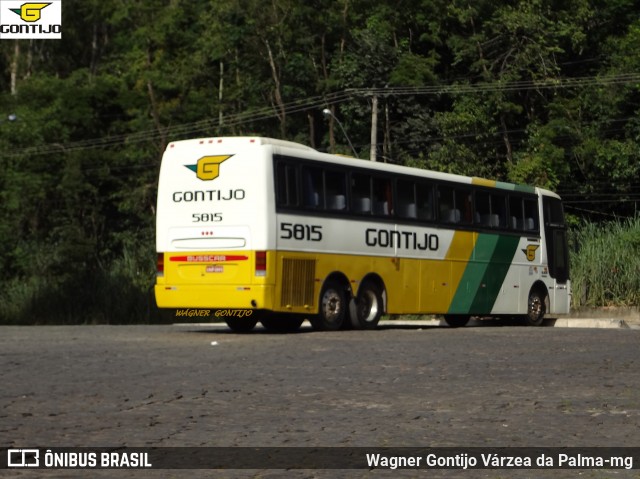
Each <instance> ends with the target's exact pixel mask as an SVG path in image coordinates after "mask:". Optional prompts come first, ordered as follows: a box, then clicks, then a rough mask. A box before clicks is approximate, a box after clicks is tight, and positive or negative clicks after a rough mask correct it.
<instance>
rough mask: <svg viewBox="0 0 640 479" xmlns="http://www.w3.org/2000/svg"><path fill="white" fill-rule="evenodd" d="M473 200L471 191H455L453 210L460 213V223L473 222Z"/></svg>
mask: <svg viewBox="0 0 640 479" xmlns="http://www.w3.org/2000/svg"><path fill="white" fill-rule="evenodd" d="M472 200H473V198H472V195H471V190H467V189H462V188H460V189H457V188H456V189H455V208H456V210H458V211H459V212H460V221H459V222H460V223H466V224H471V223H472V222H473V201H472Z"/></svg>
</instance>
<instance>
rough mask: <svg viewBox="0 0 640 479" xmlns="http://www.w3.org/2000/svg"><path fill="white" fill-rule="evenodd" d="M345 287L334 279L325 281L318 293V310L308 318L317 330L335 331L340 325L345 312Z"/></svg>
mask: <svg viewBox="0 0 640 479" xmlns="http://www.w3.org/2000/svg"><path fill="white" fill-rule="evenodd" d="M346 305H347V298H346V293H345V289H344V288H343V287H342V286H341V285H340V283H338V282H336V281H327V282H326V283H325V284H324V286H323V288H322V292H321V293H320V310H319V313H318V314H317V315H316V316H314V317H313V318H309V320H310V321H311V325H312V326H313V329H315V330H317V331H337V330H338V329H340V328H341V327H342V324H343V323H344V318H345V314H346Z"/></svg>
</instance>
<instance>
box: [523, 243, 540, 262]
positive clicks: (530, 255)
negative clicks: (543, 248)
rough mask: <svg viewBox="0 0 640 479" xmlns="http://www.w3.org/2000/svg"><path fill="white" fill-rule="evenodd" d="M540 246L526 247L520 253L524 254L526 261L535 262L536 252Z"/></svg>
mask: <svg viewBox="0 0 640 479" xmlns="http://www.w3.org/2000/svg"><path fill="white" fill-rule="evenodd" d="M539 247H540V246H539V245H537V244H530V245H528V246H527V248H526V249H523V250H522V252H523V253H524V254H525V256H526V257H527V260H528V261H535V260H536V251H537V249H538V248H539Z"/></svg>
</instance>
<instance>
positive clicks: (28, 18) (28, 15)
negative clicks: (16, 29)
mask: <svg viewBox="0 0 640 479" xmlns="http://www.w3.org/2000/svg"><path fill="white" fill-rule="evenodd" d="M49 5H51V4H50V3H23V4H22V5H21V6H20V8H10V9H9V10H11V11H12V12H13V13H17V14H18V15H20V18H22V19H23V20H24V21H25V22H37V21H38V20H40V10H42V9H43V8H44V7H48V6H49Z"/></svg>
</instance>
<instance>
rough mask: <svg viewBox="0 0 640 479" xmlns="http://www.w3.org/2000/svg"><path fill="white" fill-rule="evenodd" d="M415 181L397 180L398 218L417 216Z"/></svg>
mask: <svg viewBox="0 0 640 479" xmlns="http://www.w3.org/2000/svg"><path fill="white" fill-rule="evenodd" d="M415 186H416V185H415V183H414V182H413V181H406V180H398V182H397V183H396V187H397V192H398V216H399V217H400V218H417V217H418V210H417V205H416V192H415Z"/></svg>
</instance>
